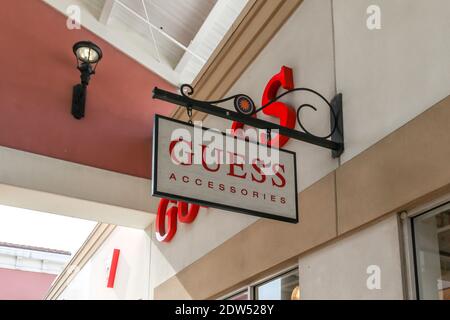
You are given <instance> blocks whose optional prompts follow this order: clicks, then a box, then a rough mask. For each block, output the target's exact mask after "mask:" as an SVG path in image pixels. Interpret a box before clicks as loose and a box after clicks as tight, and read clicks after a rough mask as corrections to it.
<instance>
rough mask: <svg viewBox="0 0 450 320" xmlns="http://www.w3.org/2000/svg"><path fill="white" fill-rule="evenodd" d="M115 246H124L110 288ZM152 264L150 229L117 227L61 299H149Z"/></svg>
mask: <svg viewBox="0 0 450 320" xmlns="http://www.w3.org/2000/svg"><path fill="white" fill-rule="evenodd" d="M114 249H120V255H119V261H118V265H117V271H116V278H115V283H114V288H107V282H108V280H107V279H108V275H109V273H108V267H109V266H111V258H112V254H113V251H114ZM149 264H150V239H149V237H148V236H147V234H146V232H145V231H144V230H139V229H132V228H127V227H116V229H115V230H114V231H113V232H112V233H111V235H110V236H109V238H108V239H107V240H106V241H105V242H104V243H103V245H102V246H101V247H100V248H99V250H98V251H97V252H96V253H95V254H94V256H93V257H92V258H91V259H90V260H89V261H88V262H87V264H86V265H85V266H84V267H83V268H82V269H81V271H80V272H79V273H78V274H77V275H76V276H75V278H74V279H73V281H71V282H70V283H69V286H68V287H67V288H66V289H65V290H64V292H63V293H62V294H61V295H60V296H59V297H58V299H65V300H96V299H101V300H116V299H119V300H122V299H127V300H140V299H148V298H149V294H148V292H149V282H150V279H149V274H150V273H149ZM71 267H72V268H76V266H71ZM75 270H76V269H75Z"/></svg>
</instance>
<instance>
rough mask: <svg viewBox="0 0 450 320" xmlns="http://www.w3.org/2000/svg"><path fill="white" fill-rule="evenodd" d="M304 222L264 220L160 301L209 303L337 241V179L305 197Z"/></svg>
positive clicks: (177, 280)
mask: <svg viewBox="0 0 450 320" xmlns="http://www.w3.org/2000/svg"><path fill="white" fill-rule="evenodd" d="M299 204H300V223H298V224H288V223H285V222H278V221H271V220H264V219H262V220H259V221H257V222H255V223H254V224H253V225H251V226H250V227H248V228H246V229H244V230H243V231H242V232H240V233H239V234H237V235H236V236H234V237H233V238H231V239H230V240H228V241H226V242H225V243H223V244H222V245H220V246H219V247H218V248H217V249H215V250H213V251H211V252H210V253H209V254H208V255H206V256H204V257H202V258H201V259H199V260H197V261H196V262H195V263H193V264H192V265H190V266H189V267H187V268H185V269H184V270H183V271H181V272H179V273H178V274H177V275H176V276H174V277H172V278H171V279H169V280H168V281H166V282H164V283H163V284H161V285H160V286H158V287H157V288H156V289H155V299H177V298H178V299H189V298H193V299H205V298H208V297H211V296H213V295H215V294H217V293H219V292H222V291H223V290H225V289H227V288H230V287H231V286H233V285H235V284H237V283H240V282H242V281H245V280H247V279H248V278H251V277H253V276H255V275H256V274H258V273H261V272H264V271H265V270H267V269H269V268H271V267H273V266H275V265H277V264H280V263H282V262H284V261H286V260H288V259H290V258H292V257H294V256H297V255H298V254H299V253H301V252H304V251H306V250H309V249H311V248H313V247H315V246H317V245H319V244H321V243H324V242H326V241H328V240H330V239H333V238H335V237H336V236H337V234H336V207H335V175H334V173H332V174H329V175H328V176H326V177H324V178H323V179H322V180H320V181H319V182H317V183H316V184H314V185H313V186H311V187H310V188H308V189H306V190H304V191H303V192H301V193H300V197H299Z"/></svg>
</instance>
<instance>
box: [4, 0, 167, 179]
mask: <svg viewBox="0 0 450 320" xmlns="http://www.w3.org/2000/svg"><path fill="white" fill-rule="evenodd" d="M0 39H1V41H0V63H1V68H0V70H1V77H0V145H2V146H6V147H10V148H15V149H20V150H24V151H29V152H33V153H37V154H41V155H46V156H49V157H54V158H58V159H63V160H68V161H72V162H76V163H80V164H85V165H89V166H93V167H98V168H103V169H106V170H111V171H116V172H121V173H125V174H130V175H134V176H139V177H147V178H148V177H150V168H151V143H152V129H153V115H154V114H155V113H159V114H163V115H169V114H170V113H171V112H172V111H173V109H174V106H172V105H170V104H167V103H164V102H160V101H155V100H152V99H151V92H152V89H153V87H154V86H158V87H160V88H163V89H166V90H173V89H174V88H173V87H172V86H171V85H170V84H168V83H167V82H165V81H164V80H162V79H161V78H160V77H158V76H157V75H155V74H153V73H152V72H150V71H149V70H148V69H146V68H144V67H143V66H141V65H140V64H139V63H137V62H136V61H134V60H132V59H130V58H129V57H127V56H126V55H125V54H123V53H121V52H120V51H118V50H117V49H115V48H114V47H112V46H111V45H109V44H108V43H106V42H105V41H103V40H101V39H100V38H98V37H97V36H95V35H94V34H92V33H91V32H89V31H87V30H86V29H82V30H68V29H67V28H66V17H64V16H63V15H62V14H60V13H59V12H57V11H56V10H54V9H53V8H51V7H50V6H48V5H46V4H45V3H44V2H43V1H41V0H27V1H23V0H22V1H2V9H1V10H0ZM79 40H90V41H93V42H95V43H96V44H98V45H99V46H100V47H101V48H102V50H103V53H104V55H103V56H104V57H103V60H102V61H101V62H100V64H99V65H98V68H97V74H96V75H94V76H93V77H92V80H91V83H90V85H89V88H88V96H87V109H86V117H85V118H84V119H83V120H80V121H77V120H75V119H74V118H73V117H72V115H71V113H70V108H71V100H72V87H73V85H75V84H76V83H78V82H79V76H80V74H79V71H78V70H76V60H75V56H74V55H73V53H72V46H73V44H74V43H75V42H77V41H79Z"/></svg>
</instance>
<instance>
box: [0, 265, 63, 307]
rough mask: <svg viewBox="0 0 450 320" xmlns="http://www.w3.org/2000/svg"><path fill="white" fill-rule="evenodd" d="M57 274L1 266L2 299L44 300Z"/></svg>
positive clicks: (0, 287) (0, 292)
mask: <svg viewBox="0 0 450 320" xmlns="http://www.w3.org/2000/svg"><path fill="white" fill-rule="evenodd" d="M55 278H56V275H53V274H46V273H37V272H28V271H20V270H10V269H2V268H0V300H42V299H44V298H45V295H46V294H47V291H48V289H50V286H51V284H52V282H53V280H54V279H55Z"/></svg>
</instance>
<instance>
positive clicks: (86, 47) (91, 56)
mask: <svg viewBox="0 0 450 320" xmlns="http://www.w3.org/2000/svg"><path fill="white" fill-rule="evenodd" d="M73 53H74V54H75V56H76V57H77V60H78V61H80V62H82V63H89V64H97V63H98V62H99V61H100V60H101V58H102V50H101V49H100V48H99V47H98V46H97V45H96V44H94V43H92V42H90V41H80V42H77V43H75V44H74V46H73Z"/></svg>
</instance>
